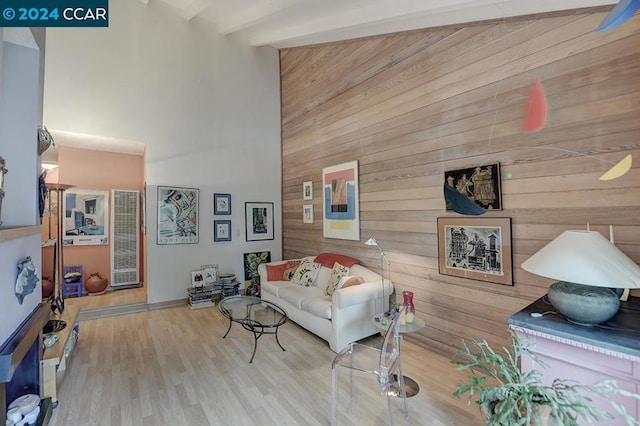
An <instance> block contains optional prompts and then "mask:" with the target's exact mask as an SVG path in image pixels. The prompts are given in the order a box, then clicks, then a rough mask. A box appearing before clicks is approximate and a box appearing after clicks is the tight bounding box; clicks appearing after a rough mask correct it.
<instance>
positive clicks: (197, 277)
mask: <svg viewBox="0 0 640 426" xmlns="http://www.w3.org/2000/svg"><path fill="white" fill-rule="evenodd" d="M191 286H192V287H203V286H204V271H203V270H201V269H200V270H197V271H191Z"/></svg>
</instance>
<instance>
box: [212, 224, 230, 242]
mask: <svg viewBox="0 0 640 426" xmlns="http://www.w3.org/2000/svg"><path fill="white" fill-rule="evenodd" d="M213 241H231V221H230V220H214V221H213Z"/></svg>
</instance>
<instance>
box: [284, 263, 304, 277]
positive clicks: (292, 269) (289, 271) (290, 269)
mask: <svg viewBox="0 0 640 426" xmlns="http://www.w3.org/2000/svg"><path fill="white" fill-rule="evenodd" d="M298 266H300V261H299V260H292V261H289V262H287V268H286V269H285V270H284V273H283V274H282V279H283V280H284V281H291V280H292V279H293V275H294V274H295V273H296V271H297V270H298Z"/></svg>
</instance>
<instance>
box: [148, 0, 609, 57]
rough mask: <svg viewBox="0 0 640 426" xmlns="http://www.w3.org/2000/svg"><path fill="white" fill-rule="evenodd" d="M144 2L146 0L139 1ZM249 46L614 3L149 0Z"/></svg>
mask: <svg viewBox="0 0 640 426" xmlns="http://www.w3.org/2000/svg"><path fill="white" fill-rule="evenodd" d="M140 1H141V2H142V3H144V4H148V3H149V0H140ZM151 1H163V2H165V3H168V4H170V5H171V6H173V7H175V8H176V9H177V12H178V13H180V14H181V16H182V17H183V18H184V19H186V20H191V19H194V18H201V19H206V20H208V21H210V22H213V23H215V24H216V26H217V27H218V31H219V32H220V34H223V35H229V34H234V33H243V34H245V35H246V36H247V37H248V39H249V40H250V43H251V45H253V46H273V47H275V48H286V47H294V46H302V45H310V44H318V43H325V42H330V41H338V40H346V39H351V38H356V37H365V36H371V35H377V34H387V33H392V32H397V31H405V30H413V29H418V28H429V27H438V26H442V25H450V24H460V23H465V22H473V21H482V20H487V19H500V18H509V17H514V16H521V15H529V14H534V13H544V12H552V11H560V10H570V9H579V8H584V7H593V6H603V5H612V4H614V3H616V1H615V0H613V1H612V0H151Z"/></svg>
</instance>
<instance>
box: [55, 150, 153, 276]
mask: <svg viewBox="0 0 640 426" xmlns="http://www.w3.org/2000/svg"><path fill="white" fill-rule="evenodd" d="M144 167H145V164H144V156H142V155H131V154H121V153H115V152H107V151H95V150H89V149H81V148H71V147H65V146H60V147H59V151H58V168H57V169H55V170H56V171H57V173H56V172H53V173H48V174H47V179H46V180H47V182H58V183H61V184H71V185H75V188H77V189H95V190H100V191H109V192H110V191H111V190H112V189H127V190H137V191H142V189H143V187H144ZM52 201H53V203H54V205H55V203H56V202H57V201H56V199H55V194H53V200H52ZM111 203H112V200H111V195H109V209H111ZM54 211H55V210H54ZM109 221H111V217H110V215H109ZM56 223H57V217H56V216H55V215H53V216H52V218H51V224H52V228H53V229H52V231H51V236H52V237H55V236H56V234H57V232H56ZM111 226H112V224H111V223H109V227H111ZM109 231H111V228H109ZM48 238H49V218H48V217H44V218H43V220H42V240H43V241H45V240H47V239H48ZM143 244H144V239H143V238H142V235H140V250H141V254H142V253H144V246H143ZM110 250H111V247H110V245H109V244H107V245H104V246H102V245H85V246H65V248H64V264H65V266H70V265H82V269H83V280H86V279H87V278H88V277H89V275H90V274H92V273H95V272H99V273H100V275H102V276H103V277H105V278H107V279H108V280H109V283H111V251H110ZM142 259H143V256H142V255H141V256H140V280H141V281H144V274H143V273H144V269H143V261H142ZM52 265H53V250H52V249H51V248H43V251H42V275H43V276H47V277H48V276H51V274H52V268H53V266H52Z"/></svg>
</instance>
